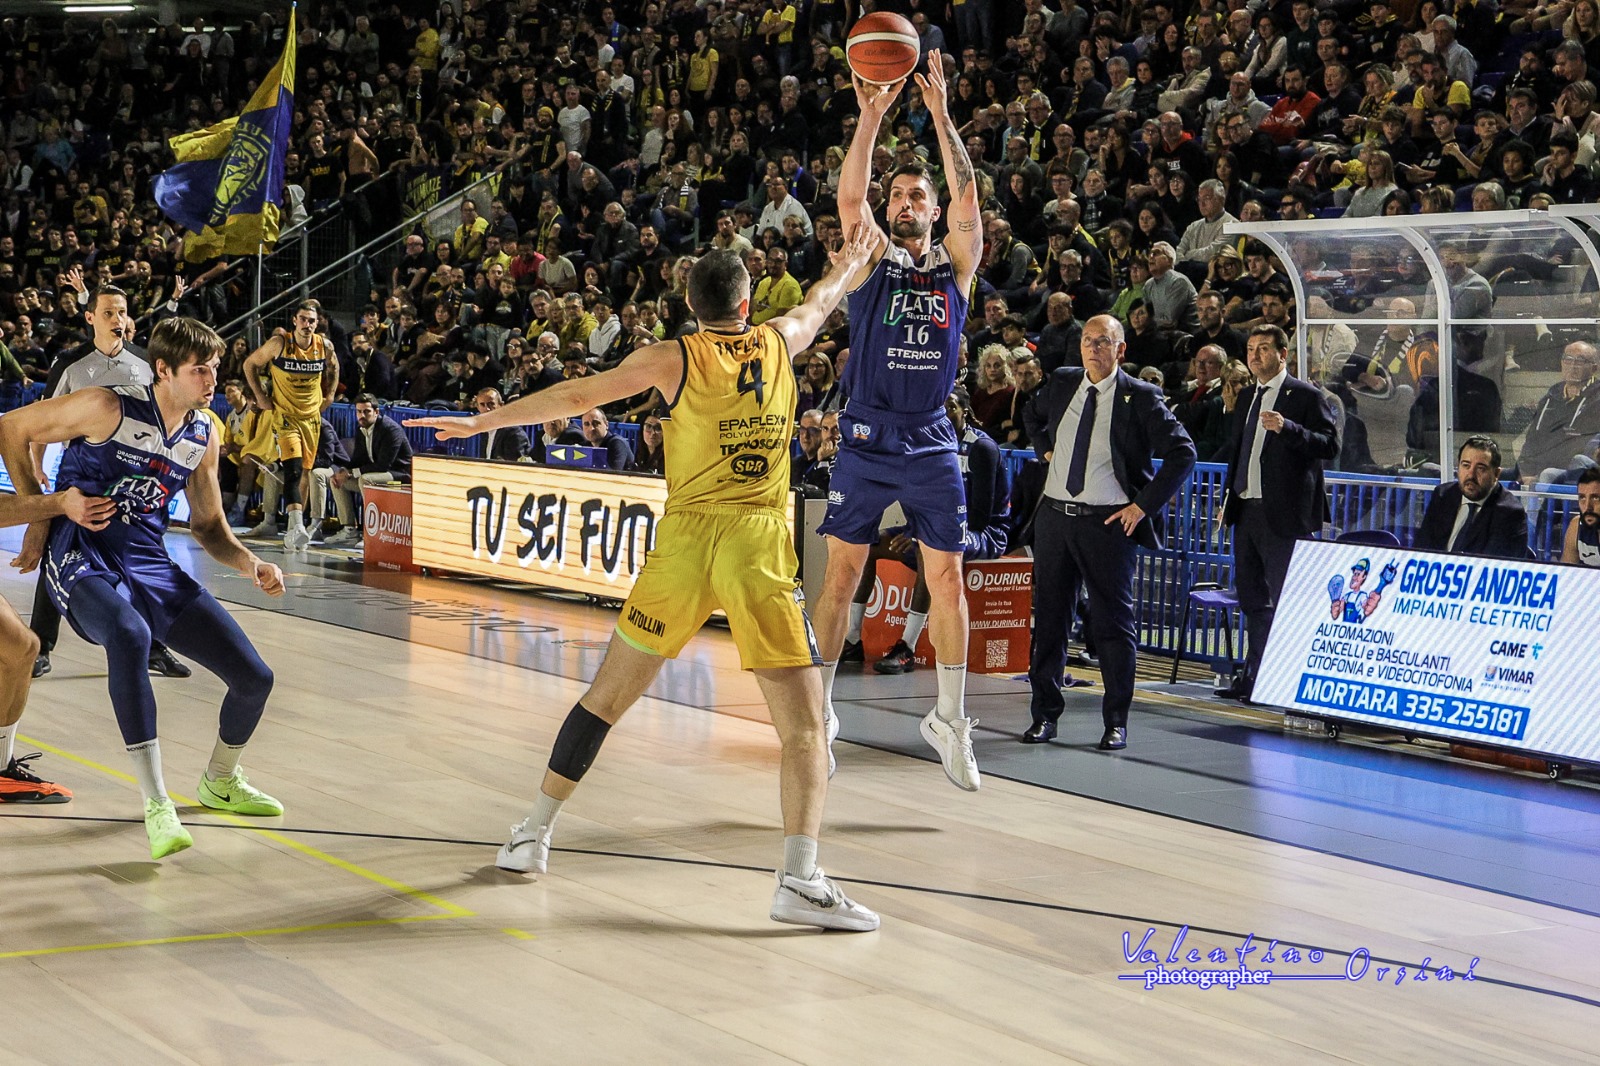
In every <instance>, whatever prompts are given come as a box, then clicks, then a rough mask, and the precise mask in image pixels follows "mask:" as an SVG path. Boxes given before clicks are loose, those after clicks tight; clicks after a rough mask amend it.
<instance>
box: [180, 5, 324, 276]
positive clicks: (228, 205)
mask: <svg viewBox="0 0 1600 1066" xmlns="http://www.w3.org/2000/svg"><path fill="white" fill-rule="evenodd" d="M294 60H295V25H294V11H293V10H292V9H291V10H290V12H289V28H288V30H287V32H286V33H285V34H284V39H283V55H282V56H280V57H279V58H278V65H277V66H275V67H273V68H272V70H271V71H269V72H268V73H267V76H266V78H265V79H263V80H262V82H261V86H260V88H258V89H256V92H255V95H254V96H252V97H251V98H250V102H249V103H248V104H246V105H245V108H244V112H243V113H242V114H241V115H239V117H238V118H230V119H228V120H227V121H225V122H219V123H217V124H216V125H215V126H208V127H207V128H205V129H203V130H196V131H194V132H193V133H183V134H179V135H178V136H176V137H174V138H172V140H171V141H170V142H169V143H170V144H171V145H172V151H173V154H174V155H176V156H177V157H178V162H177V164H176V165H174V166H173V167H172V168H170V169H169V170H166V171H163V172H162V173H161V174H159V175H157V177H156V181H155V198H156V203H157V204H158V205H160V207H161V210H163V211H165V212H166V213H167V217H168V218H171V219H172V220H173V221H174V222H177V223H179V224H180V225H182V226H183V227H184V228H185V229H187V230H189V231H190V236H189V237H188V238H186V239H185V241H184V258H185V259H188V260H189V261H190V262H191V263H193V262H200V261H201V260H204V259H210V258H212V257H214V256H218V255H253V254H255V252H256V250H257V249H259V248H263V247H264V248H265V250H267V251H271V250H272V246H273V245H274V244H275V243H276V242H277V240H278V219H279V214H280V208H281V206H282V203H283V168H284V157H285V156H286V155H287V154H288V150H289V128H290V126H291V124H292V123H293V121H294Z"/></svg>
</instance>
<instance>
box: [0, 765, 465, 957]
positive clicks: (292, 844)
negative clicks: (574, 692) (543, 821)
mask: <svg viewBox="0 0 1600 1066" xmlns="http://www.w3.org/2000/svg"><path fill="white" fill-rule="evenodd" d="M17 739H18V740H20V741H22V743H24V744H27V745H30V746H31V747H35V748H39V749H42V750H43V751H47V752H49V753H50V754H51V755H55V756H58V757H60V758H62V759H66V760H67V761H69V762H75V763H77V764H78V765H79V766H87V767H88V768H89V769H91V770H98V771H99V772H101V773H103V774H106V775H108V776H111V777H115V778H117V779H119V780H122V781H128V782H131V783H132V784H135V785H137V784H138V783H139V782H138V781H137V779H135V778H134V777H133V776H132V775H131V774H125V773H123V772H122V771H121V770H113V769H112V768H111V767H109V766H106V765H104V764H102V763H97V762H95V761H94V760H92V759H85V758H84V757H83V756H81V755H74V754H73V753H72V752H70V751H66V750H64V749H62V748H58V747H55V746H54V745H51V744H46V743H45V742H44V741H42V740H38V739H36V738H34V737H24V736H18V737H17ZM170 795H171V796H172V798H173V799H175V800H177V801H178V802H179V803H182V804H183V805H184V806H186V807H196V806H199V803H198V802H197V801H195V800H193V799H191V798H189V797H188V796H183V795H180V794H179V793H176V792H173V793H170ZM207 813H208V814H211V815H213V816H214V817H217V818H220V819H221V820H223V821H225V822H227V823H229V824H230V825H237V826H244V827H246V828H249V829H251V830H253V831H254V832H256V833H259V834H260V835H261V836H264V837H266V838H267V839H269V840H273V841H276V842H277V843H279V844H282V845H283V846H284V847H286V848H289V849H290V850H292V851H297V852H299V853H300V854H301V855H304V856H306V857H307V858H311V859H316V860H317V861H318V862H322V863H326V864H327V865H329V866H332V867H334V868H335V869H338V870H343V871H345V872H346V873H351V874H355V875H356V876H357V877H360V878H363V879H365V880H367V881H371V882H372V883H373V884H376V885H381V886H383V887H384V888H387V889H389V890H390V891H391V892H398V893H400V894H401V895H403V896H409V897H411V898H412V899H414V900H416V901H418V902H419V903H426V904H428V905H429V906H431V907H437V908H439V909H440V910H442V911H444V912H445V913H444V917H449V918H471V917H473V916H474V912H473V911H470V910H468V909H467V908H465V907H463V906H461V905H460V904H456V903H451V902H450V901H449V900H445V899H440V898H439V897H438V896H435V895H433V894H432V893H430V892H424V891H423V890H422V889H420V888H415V887H413V886H411V885H408V884H406V883H405V882H403V881H396V880H395V879H394V878H392V877H385V876H384V875H383V874H380V873H377V872H376V871H373V870H369V869H367V868H366V867H365V866H357V865H356V864H355V863H353V862H348V861H346V860H344V859H341V858H338V857H337V856H334V855H329V854H328V853H327V852H325V851H319V850H317V849H316V848H313V847H311V846H310V845H308V844H302V843H300V841H298V840H294V839H292V838H290V837H287V836H284V835H283V834H282V833H275V832H273V831H272V830H270V829H262V828H260V827H259V826H258V825H257V824H256V823H254V822H252V821H251V820H250V819H248V818H240V817H239V816H238V815H234V814H230V813H228V812H226V811H208V812H207ZM219 935H227V936H231V935H233V934H219ZM0 958H6V956H5V955H0Z"/></svg>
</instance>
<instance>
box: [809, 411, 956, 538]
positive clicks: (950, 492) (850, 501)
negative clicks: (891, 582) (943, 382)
mask: <svg viewBox="0 0 1600 1066" xmlns="http://www.w3.org/2000/svg"><path fill="white" fill-rule="evenodd" d="M839 430H840V432H841V433H842V434H843V438H844V439H843V441H842V443H841V446H840V448H839V457H838V459H837V460H835V462H834V467H833V478H832V480H830V481H829V482H828V514H827V517H826V518H824V519H823V521H822V525H821V526H820V527H818V532H820V533H823V534H825V535H827V536H830V537H838V538H839V539H840V540H842V541H844V542H845V543H847V544H875V543H877V541H878V529H879V526H880V524H881V523H882V521H883V512H884V511H886V510H888V508H889V507H890V506H892V505H893V504H896V503H898V504H899V505H900V507H901V509H902V510H904V511H905V514H906V528H907V529H908V530H909V531H910V533H911V535H912V536H913V537H915V538H917V540H919V541H921V542H922V543H923V544H926V545H927V546H928V547H930V548H932V549H933V550H935V551H942V552H962V551H965V549H966V546H967V494H966V490H965V488H964V487H963V486H962V482H961V458H960V456H958V455H957V454H956V449H955V443H956V442H955V431H954V430H953V429H952V428H951V426H950V422H949V420H948V419H944V418H941V419H939V420H938V422H936V423H934V424H933V425H926V426H915V427H899V426H886V425H883V424H882V423H868V422H865V421H864V420H861V419H856V418H851V417H850V416H849V415H848V413H844V414H841V415H840V416H839Z"/></svg>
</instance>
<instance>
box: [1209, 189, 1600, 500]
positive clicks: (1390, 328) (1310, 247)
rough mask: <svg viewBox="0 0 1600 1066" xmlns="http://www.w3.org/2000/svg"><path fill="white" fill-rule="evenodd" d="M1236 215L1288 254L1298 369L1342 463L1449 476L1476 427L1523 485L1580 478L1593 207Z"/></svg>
mask: <svg viewBox="0 0 1600 1066" xmlns="http://www.w3.org/2000/svg"><path fill="white" fill-rule="evenodd" d="M1228 231H1229V232H1230V233H1232V234H1236V235H1241V236H1246V237H1248V238H1250V239H1254V240H1259V241H1261V242H1262V243H1263V244H1265V245H1267V246H1268V247H1269V248H1271V249H1272V251H1273V252H1274V253H1275V254H1276V255H1277V257H1278V259H1279V260H1280V261H1281V263H1282V267H1283V272H1284V276H1285V279H1286V280H1287V281H1288V283H1289V285H1290V287H1291V288H1292V289H1293V290H1294V298H1295V306H1294V318H1295V322H1296V325H1297V326H1298V328H1297V329H1295V330H1294V331H1293V333H1294V341H1295V352H1294V355H1293V358H1294V360H1295V364H1294V365H1295V366H1296V367H1297V368H1298V369H1296V370H1295V374H1296V376H1298V377H1302V378H1305V379H1306V380H1309V381H1314V382H1316V383H1317V384H1319V385H1321V386H1322V387H1323V388H1324V389H1325V390H1326V391H1327V392H1328V393H1329V395H1330V397H1331V399H1332V400H1333V401H1334V405H1335V409H1336V411H1337V413H1338V415H1339V417H1340V420H1341V423H1342V428H1343V439H1344V447H1343V453H1342V454H1341V456H1340V459H1339V461H1338V463H1337V464H1336V466H1337V469H1339V470H1341V471H1345V472H1348V473H1353V474H1396V475H1405V474H1421V475H1424V476H1438V475H1439V474H1440V473H1441V470H1442V472H1443V474H1444V476H1450V475H1451V473H1452V472H1453V467H1454V457H1455V453H1456V449H1457V448H1458V447H1459V445H1460V443H1461V442H1462V441H1463V440H1465V439H1466V437H1468V436H1470V435H1473V434H1485V435H1488V436H1490V437H1492V438H1494V439H1495V441H1496V442H1497V443H1498V444H1499V446H1500V449H1501V454H1502V468H1503V469H1504V470H1505V471H1506V476H1507V477H1508V478H1509V477H1511V476H1513V475H1515V476H1518V477H1520V478H1521V479H1522V481H1523V482H1524V483H1525V484H1530V485H1531V484H1533V483H1535V482H1544V481H1555V482H1556V483H1557V484H1561V483H1571V482H1575V481H1576V477H1577V470H1578V469H1580V468H1581V467H1582V466H1583V465H1586V464H1588V463H1592V462H1594V461H1596V458H1597V456H1600V452H1597V447H1600V384H1597V379H1596V373H1597V371H1600V359H1597V354H1600V353H1597V352H1596V351H1595V349H1594V348H1593V347H1592V345H1593V344H1594V343H1595V341H1596V338H1597V322H1600V309H1597V304H1596V295H1597V285H1596V265H1597V261H1600V253H1597V251H1596V247H1597V237H1600V208H1597V207H1596V206H1595V205H1583V206H1582V207H1573V208H1566V209H1558V210H1557V211H1550V212H1545V211H1492V212H1475V213H1472V214H1466V215H1463V214H1440V215H1408V216H1400V217H1388V218H1371V219H1359V220H1348V221H1324V220H1313V221H1307V222H1257V223H1235V224H1232V225H1230V226H1229V227H1228ZM1574 345H1576V347H1574ZM1444 368H1448V372H1446V370H1445V369H1444ZM1591 399H1592V400H1593V402H1592V403H1590V402H1589V401H1590V400H1591Z"/></svg>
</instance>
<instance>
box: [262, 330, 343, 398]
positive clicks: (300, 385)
mask: <svg viewBox="0 0 1600 1066" xmlns="http://www.w3.org/2000/svg"><path fill="white" fill-rule="evenodd" d="M329 352H330V348H329V344H328V338H326V337H324V336H322V335H321V334H320V333H318V334H313V335H312V338H311V347H309V348H297V347H295V343H294V337H293V336H290V337H288V338H286V339H285V340H284V344H283V351H281V352H279V353H278V354H277V355H276V356H274V357H273V359H272V362H271V364H270V365H269V367H268V374H267V376H268V377H269V378H270V379H271V381H272V406H274V407H275V408H277V409H278V410H279V411H281V412H282V413H284V414H287V415H298V416H300V417H302V418H315V417H317V415H318V413H319V412H321V410H322V372H323V371H324V370H325V369H327V366H328V358H329Z"/></svg>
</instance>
